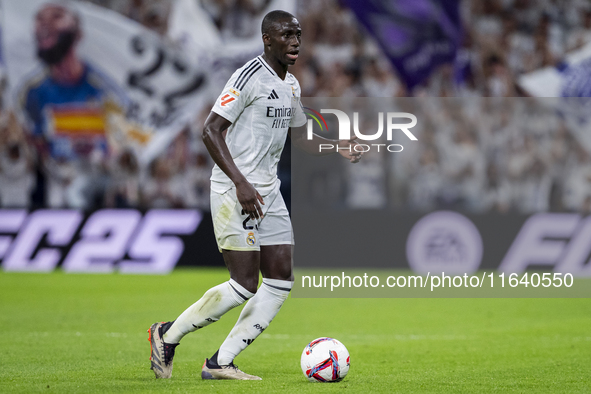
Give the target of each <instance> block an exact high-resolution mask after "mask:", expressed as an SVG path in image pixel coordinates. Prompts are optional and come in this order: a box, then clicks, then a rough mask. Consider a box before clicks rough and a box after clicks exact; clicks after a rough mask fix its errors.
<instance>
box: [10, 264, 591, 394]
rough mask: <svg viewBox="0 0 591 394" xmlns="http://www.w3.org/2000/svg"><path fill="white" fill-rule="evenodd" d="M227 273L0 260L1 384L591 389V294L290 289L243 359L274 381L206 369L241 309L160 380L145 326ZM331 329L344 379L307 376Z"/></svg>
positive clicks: (51, 389)
mask: <svg viewBox="0 0 591 394" xmlns="http://www.w3.org/2000/svg"><path fill="white" fill-rule="evenodd" d="M226 279H227V273H226V272H225V270H222V269H194V270H176V271H175V272H174V273H173V274H171V275H168V276H126V275H67V274H63V273H61V272H56V273H53V274H47V275H43V274H13V273H0V321H1V323H2V325H1V327H2V335H0V392H1V393H19V392H20V393H35V392H42V393H69V392H76V393H87V392H90V393H94V392H96V393H106V392H113V393H123V392H154V393H159V392H162V393H165V392H166V393H168V392H187V393H189V392H190V393H195V392H220V393H226V392H252V393H261V392H282V393H285V392H288V393H290V392H298V393H307V392H314V393H316V392H321V393H323V392H341V393H342V392H351V393H357V392H364V393H370V392H371V393H373V392H401V393H412V392H433V393H450V392H464V393H485V392H536V393H537V392H591V300H590V299H298V298H291V299H289V300H288V301H287V302H286V304H285V306H284V308H283V310H282V311H281V312H280V313H279V315H278V316H277V318H276V319H275V321H274V322H273V323H272V324H271V326H270V327H269V328H268V329H267V330H266V331H265V332H264V333H263V334H262V335H261V337H259V338H258V339H257V340H256V341H255V342H254V343H253V344H252V345H251V346H250V347H249V348H248V349H247V350H246V351H245V352H244V353H243V354H241V355H240V356H238V358H237V359H236V363H237V364H238V365H239V366H240V367H241V369H243V370H244V371H246V372H248V373H253V374H256V375H259V376H262V377H263V380H262V381H258V382H237V381H213V382H212V381H202V380H201V378H200V371H201V365H202V363H203V361H204V359H205V357H209V356H210V355H211V354H212V353H214V352H215V350H216V349H217V348H218V346H219V345H220V344H221V342H222V341H223V340H224V338H225V336H226V335H227V333H228V332H229V331H230V329H231V327H232V326H233V325H234V323H235V321H236V319H237V317H238V314H239V311H240V308H238V309H236V310H233V311H231V312H230V313H228V314H227V315H226V316H224V317H223V318H222V319H221V320H220V321H219V322H218V323H216V324H213V325H211V326H209V327H207V328H204V329H203V330H200V331H198V332H195V333H193V334H190V335H189V336H187V337H186V338H185V339H184V340H183V342H182V343H181V345H180V346H179V347H178V348H177V356H176V357H175V366H174V372H173V378H172V379H170V380H156V379H155V378H154V375H153V373H152V371H150V370H149V361H148V357H149V344H148V334H147V333H146V330H147V328H148V327H149V326H150V324H151V323H153V322H155V321H157V320H170V319H174V318H175V317H176V316H177V315H178V314H179V313H180V312H182V311H183V310H184V309H185V308H186V307H187V306H189V305H190V304H191V303H193V302H194V301H196V300H197V299H198V298H199V297H200V296H201V294H202V293H203V292H204V291H205V290H206V289H207V288H209V287H211V286H213V285H216V284H218V283H220V282H222V281H224V280H226ZM320 336H331V337H335V338H337V339H339V340H341V341H342V342H343V343H344V344H345V345H346V346H347V348H348V349H349V352H350V354H351V370H350V372H349V375H348V376H347V377H346V378H345V380H344V381H342V382H340V383H335V384H320V383H317V384H314V383H308V381H307V380H306V379H305V378H304V376H303V375H302V372H301V370H300V365H299V364H300V355H301V352H302V350H303V348H304V346H305V345H306V344H307V343H308V342H309V341H310V340H312V339H314V338H317V337H320Z"/></svg>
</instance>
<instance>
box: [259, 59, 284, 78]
mask: <svg viewBox="0 0 591 394" xmlns="http://www.w3.org/2000/svg"><path fill="white" fill-rule="evenodd" d="M262 58H263V60H264V61H265V62H266V63H267V64H268V65H269V66H271V68H272V69H273V71H275V74H277V76H278V77H279V78H281V79H282V80H284V79H285V76H286V75H287V64H281V63H279V61H277V59H273V58H271V57H270V56H267V54H266V53H263V56H262Z"/></svg>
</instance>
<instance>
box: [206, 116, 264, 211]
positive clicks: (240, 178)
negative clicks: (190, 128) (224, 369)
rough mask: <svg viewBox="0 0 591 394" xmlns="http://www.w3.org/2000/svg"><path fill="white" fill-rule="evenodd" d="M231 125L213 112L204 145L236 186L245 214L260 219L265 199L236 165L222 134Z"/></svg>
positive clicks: (208, 120) (209, 118)
mask: <svg viewBox="0 0 591 394" xmlns="http://www.w3.org/2000/svg"><path fill="white" fill-rule="evenodd" d="M231 125H232V123H231V122H230V121H229V120H227V119H225V118H224V117H223V116H220V115H218V114H216V113H215V112H211V113H210V114H209V116H208V117H207V120H206V121H205V127H204V128H203V136H202V137H203V143H204V144H205V147H206V148H207V150H208V151H209V154H210V155H211V158H212V159H213V161H214V162H215V164H217V165H218V167H220V168H221V170H222V171H224V173H225V174H226V175H227V176H228V178H230V180H232V182H233V183H234V185H236V197H237V198H238V202H239V203H240V205H241V206H242V209H243V210H244V213H246V214H248V215H250V217H251V218H252V219H253V220H254V219H258V218H259V217H262V216H263V210H262V209H261V206H260V204H263V205H264V204H265V203H264V202H263V197H261V195H260V194H259V192H257V191H256V189H255V188H254V186H252V185H251V184H250V183H249V182H248V180H247V179H246V177H245V176H244V175H243V174H242V173H241V172H240V170H239V169H238V167H237V166H236V163H234V159H232V154H231V153H230V150H229V149H228V145H226V141H225V140H224V136H223V134H222V133H223V132H224V131H225V130H227V129H228V127H230V126H231ZM259 203H260V204H259Z"/></svg>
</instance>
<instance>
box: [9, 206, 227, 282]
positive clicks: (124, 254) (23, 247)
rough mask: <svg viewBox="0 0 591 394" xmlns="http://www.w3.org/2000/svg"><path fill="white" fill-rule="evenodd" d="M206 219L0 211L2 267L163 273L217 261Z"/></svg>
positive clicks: (159, 213) (197, 214)
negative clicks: (208, 235)
mask: <svg viewBox="0 0 591 394" xmlns="http://www.w3.org/2000/svg"><path fill="white" fill-rule="evenodd" d="M208 227H211V219H210V217H209V215H204V214H203V213H202V212H201V211H198V210H157V209H154V210H149V211H147V212H145V213H142V212H140V211H138V210H136V209H118V210H113V209H103V210H98V211H95V212H92V213H90V214H84V213H83V212H81V211H78V210H45V209H42V210H37V211H33V212H27V211H25V210H0V234H1V235H0V260H1V261H2V269H3V270H4V271H22V272H51V271H53V270H54V269H56V268H57V267H58V266H61V268H62V269H63V270H64V271H65V272H91V273H110V272H115V271H116V272H120V273H127V274H166V273H169V272H170V271H172V269H173V268H174V267H175V266H177V264H181V265H188V264H199V265H207V264H216V263H217V264H219V262H220V258H219V253H218V252H217V249H215V241H214V240H213V239H210V238H211V237H207V236H206V234H209V233H210V230H211V229H210V228H208Z"/></svg>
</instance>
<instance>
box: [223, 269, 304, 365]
mask: <svg viewBox="0 0 591 394" xmlns="http://www.w3.org/2000/svg"><path fill="white" fill-rule="evenodd" d="M292 286H293V282H290V281H287V280H277V279H266V278H265V279H263V284H262V285H261V287H259V289H258V291H257V293H256V295H255V296H254V297H252V299H251V300H250V301H249V302H248V303H247V304H246V306H245V307H244V309H243V310H242V313H241V314H240V317H239V318H238V321H237V322H236V325H235V326H234V328H233V329H232V331H231V332H230V335H228V337H227V338H226V340H225V341H224V343H223V344H222V346H220V350H219V353H218V364H219V365H228V364H230V363H231V362H232V361H233V360H234V358H235V357H236V356H237V355H238V354H239V353H240V352H241V351H243V350H244V349H245V348H246V347H247V346H248V345H250V344H251V343H252V342H253V341H254V340H255V339H256V337H258V336H259V335H260V334H261V333H262V332H263V331H264V330H265V329H266V328H267V327H268V326H269V324H270V323H271V321H272V320H273V318H274V317H275V316H276V315H277V312H279V309H281V306H282V305H283V303H284V302H285V300H286V299H287V296H288V295H289V292H290V291H291V288H292Z"/></svg>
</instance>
